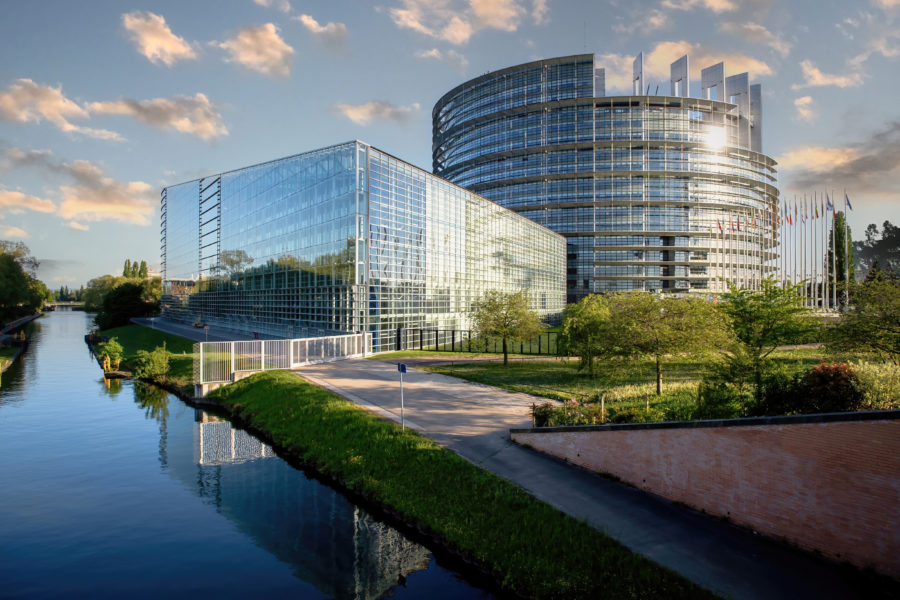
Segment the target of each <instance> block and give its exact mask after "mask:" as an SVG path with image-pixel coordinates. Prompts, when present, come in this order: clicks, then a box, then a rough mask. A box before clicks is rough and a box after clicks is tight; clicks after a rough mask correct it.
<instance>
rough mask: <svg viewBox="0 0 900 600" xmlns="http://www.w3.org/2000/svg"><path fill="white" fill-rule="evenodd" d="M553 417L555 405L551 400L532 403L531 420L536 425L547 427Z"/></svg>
mask: <svg viewBox="0 0 900 600" xmlns="http://www.w3.org/2000/svg"><path fill="white" fill-rule="evenodd" d="M552 418H553V405H552V404H550V403H549V402H544V403H543V404H532V405H531V420H532V421H533V422H534V426H535V427H547V425H548V424H549V423H550V419H552Z"/></svg>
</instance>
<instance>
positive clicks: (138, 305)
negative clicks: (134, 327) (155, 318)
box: [94, 281, 157, 329]
mask: <svg viewBox="0 0 900 600" xmlns="http://www.w3.org/2000/svg"><path fill="white" fill-rule="evenodd" d="M156 309H157V304H156V303H155V302H148V301H146V300H144V286H142V285H141V284H139V283H134V282H130V281H129V282H126V283H123V284H121V285H119V286H116V287H114V288H113V289H112V290H110V291H109V292H108V293H107V294H106V295H105V296H104V297H103V306H102V308H101V310H100V312H99V313H97V316H96V317H94V320H95V321H96V323H97V326H98V327H99V328H100V329H109V328H111V327H120V326H122V325H127V324H128V321H129V320H130V319H131V318H132V317H146V316H148V315H151V314H153V313H154V312H156Z"/></svg>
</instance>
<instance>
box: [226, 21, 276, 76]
mask: <svg viewBox="0 0 900 600" xmlns="http://www.w3.org/2000/svg"><path fill="white" fill-rule="evenodd" d="M216 45H217V46H218V47H219V48H222V49H224V50H226V51H227V52H228V54H229V58H228V59H226V60H228V61H229V62H235V63H237V64H239V65H241V66H242V67H244V68H246V69H250V70H252V71H259V72H260V73H264V74H266V75H274V76H276V77H287V76H289V75H290V74H291V63H292V61H293V59H294V49H293V48H291V47H290V46H289V45H287V44H286V43H285V41H284V40H283V39H281V36H280V35H278V27H276V26H275V25H274V24H273V23H266V24H264V25H260V26H258V27H245V28H243V29H241V30H240V31H239V32H238V34H237V35H236V36H235V37H234V38H232V39H230V40H227V41H224V42H221V43H218V44H216Z"/></svg>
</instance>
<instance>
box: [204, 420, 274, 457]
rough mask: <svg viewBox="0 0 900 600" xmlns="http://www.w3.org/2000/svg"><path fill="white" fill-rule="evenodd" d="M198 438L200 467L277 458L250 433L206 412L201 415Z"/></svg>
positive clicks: (270, 449)
mask: <svg viewBox="0 0 900 600" xmlns="http://www.w3.org/2000/svg"><path fill="white" fill-rule="evenodd" d="M194 437H195V446H194V461H195V462H196V463H197V464H198V465H222V464H237V463H242V462H245V461H248V460H256V459H258V458H271V457H273V456H275V452H274V451H273V450H272V448H270V447H269V446H268V445H266V444H263V443H262V442H261V441H259V440H258V439H256V438H255V437H253V436H252V435H249V434H248V433H247V432H246V431H243V430H240V429H235V428H234V427H232V426H231V423H229V422H228V421H223V420H221V419H219V418H217V417H215V416H213V415H208V414H206V413H205V412H200V422H199V423H197V429H196V430H195V436H194Z"/></svg>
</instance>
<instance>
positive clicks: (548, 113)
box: [432, 54, 778, 302]
mask: <svg viewBox="0 0 900 600" xmlns="http://www.w3.org/2000/svg"><path fill="white" fill-rule="evenodd" d="M689 73H690V70H689V64H688V57H687V56H685V57H682V58H681V59H679V60H678V61H676V62H675V63H673V64H672V67H671V78H670V81H669V82H668V86H667V87H668V88H669V89H668V95H665V94H666V92H665V91H663V95H660V94H659V86H656V88H655V89H654V90H653V94H652V95H651V94H650V89H651V87H650V86H649V85H647V84H646V83H645V81H644V75H643V60H642V56H641V55H638V57H637V58H636V59H635V62H634V69H633V75H634V77H633V86H632V94H631V95H629V96H606V90H605V69H604V68H603V67H602V65H600V64H599V63H598V61H597V60H596V59H595V57H594V55H592V54H582V55H576V56H566V57H561V58H553V59H547V60H539V61H535V62H530V63H526V64H523V65H518V66H515V67H509V68H506V69H501V70H499V71H494V72H491V73H487V74H485V75H482V76H480V77H477V78H475V79H472V80H471V81H467V82H466V83H463V84H462V85H459V86H458V87H456V88H454V89H453V90H451V91H450V92H448V93H447V94H445V95H444V96H443V97H442V98H441V99H440V100H439V101H438V102H437V104H436V105H435V107H434V110H433V113H432V117H433V127H434V129H433V145H432V151H433V159H434V164H433V169H434V173H435V174H436V175H439V176H441V177H443V178H445V179H448V180H450V181H452V182H454V183H456V184H458V185H461V186H464V187H466V188H467V189H470V190H472V191H474V192H476V193H478V194H480V195H482V196H484V197H485V198H488V199H490V200H493V201H494V202H496V203H498V204H500V205H502V206H505V207H507V208H510V209H511V210H514V211H516V212H518V213H519V214H521V215H524V216H526V217H528V218H530V219H532V220H534V221H535V222H537V223H540V224H542V225H545V226H547V227H549V228H550V229H552V230H554V231H556V232H558V233H560V234H562V235H564V236H565V237H566V241H567V246H568V249H567V264H566V287H567V300H568V301H569V302H575V301H577V300H578V299H580V298H581V297H583V296H584V295H586V294H588V293H592V292H606V291H623V290H652V291H660V292H701V293H706V294H710V293H716V292H721V291H724V290H725V289H726V287H727V282H728V281H733V282H735V283H736V284H737V285H738V286H740V287H751V288H752V287H756V286H758V285H759V282H760V280H761V279H762V278H764V277H766V276H768V275H769V274H770V273H772V272H773V270H774V263H775V256H776V255H775V246H776V244H777V214H776V213H777V209H776V207H777V203H778V190H777V188H776V187H775V161H774V160H772V159H771V158H769V157H768V156H766V155H764V154H762V149H761V146H762V136H761V131H762V102H761V90H760V86H759V85H752V86H751V85H749V77H748V74H747V73H743V74H741V75H735V76H731V77H727V78H726V77H725V75H724V74H725V68H724V64H723V63H718V64H717V65H713V66H712V67H709V68H706V69H703V71H702V72H701V82H700V83H701V89H700V91H701V94H700V95H701V97H700V98H693V97H690V95H689V88H690V81H689Z"/></svg>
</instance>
